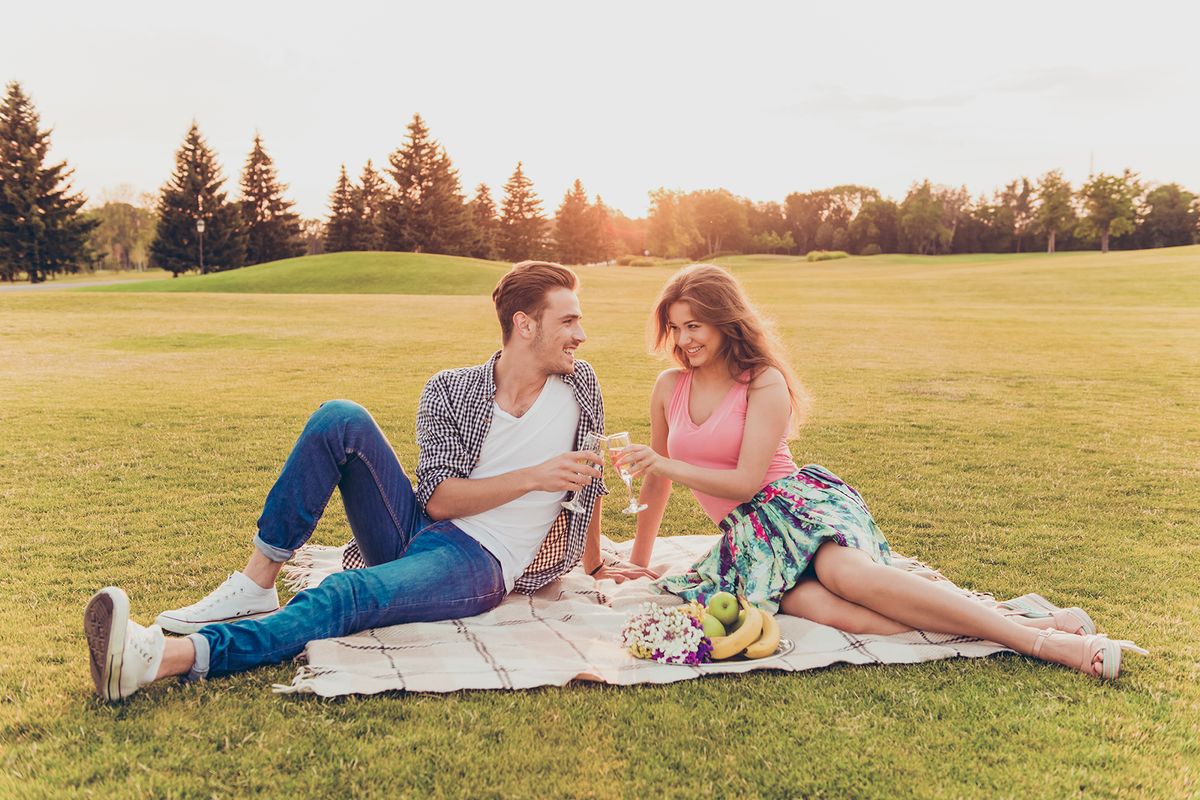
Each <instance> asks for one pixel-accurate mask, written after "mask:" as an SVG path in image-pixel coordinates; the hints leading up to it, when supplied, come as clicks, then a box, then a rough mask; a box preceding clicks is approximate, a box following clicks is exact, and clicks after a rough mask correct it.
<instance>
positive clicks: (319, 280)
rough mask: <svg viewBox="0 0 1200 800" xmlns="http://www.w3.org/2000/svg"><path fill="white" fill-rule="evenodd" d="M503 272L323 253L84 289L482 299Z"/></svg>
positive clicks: (445, 261) (474, 265) (450, 260)
mask: <svg viewBox="0 0 1200 800" xmlns="http://www.w3.org/2000/svg"><path fill="white" fill-rule="evenodd" d="M507 268H508V265H506V264H499V263H496V262H492V261H480V260H479V259H475V258H458V257H455V256H439V255H429V254H425V253H326V254H324V255H319V256H304V257H302V258H288V259H284V260H283V261H272V262H270V263H267V264H257V265H255V266H253V267H245V268H243V269H235V270H230V271H228V272H215V273H212V274H211V275H187V276H184V277H181V278H168V279H166V280H158V281H141V282H138V283H129V284H115V285H110V286H96V287H88V288H87V289H85V290H81V291H96V292H233V293H244V294H488V293H490V292H491V291H492V287H494V286H495V285H496V281H497V280H498V279H499V277H500V276H501V275H503V274H504V271H505V270H506V269H507Z"/></svg>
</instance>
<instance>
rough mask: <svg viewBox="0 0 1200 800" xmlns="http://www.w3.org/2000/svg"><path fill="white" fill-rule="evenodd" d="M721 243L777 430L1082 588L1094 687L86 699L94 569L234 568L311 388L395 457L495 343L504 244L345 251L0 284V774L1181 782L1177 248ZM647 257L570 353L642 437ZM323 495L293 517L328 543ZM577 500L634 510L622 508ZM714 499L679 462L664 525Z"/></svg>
mask: <svg viewBox="0 0 1200 800" xmlns="http://www.w3.org/2000/svg"><path fill="white" fill-rule="evenodd" d="M722 263H725V264H726V265H728V266H730V267H731V268H733V269H734V270H735V271H736V272H737V273H738V274H739V275H740V276H741V277H742V279H743V280H744V282H745V284H746V286H747V288H748V289H749V291H750V293H751V295H752V297H754V298H755V299H756V300H757V301H758V303H759V304H760V306H761V307H762V308H763V309H764V310H765V311H767V312H768V313H769V314H771V315H772V316H773V317H774V318H775V319H776V321H777V325H778V328H779V330H780V332H781V334H782V335H783V336H784V338H785V340H786V342H787V344H788V346H789V347H790V349H791V352H792V355H793V357H794V359H795V363H796V365H797V367H798V370H799V372H800V373H801V375H802V376H803V378H804V379H805V381H806V382H807V385H808V388H809V389H810V391H811V392H812V394H813V395H814V397H815V400H816V404H815V407H814V412H813V416H812V419H811V420H810V422H809V424H808V425H807V426H806V427H805V428H804V429H803V430H802V432H801V434H800V436H799V437H798V438H797V439H796V440H795V441H794V442H793V451H794V453H795V454H796V457H797V459H799V460H800V461H801V463H805V462H818V463H822V464H824V465H826V466H827V467H829V468H830V469H832V470H833V471H835V472H837V473H839V474H840V475H842V476H843V477H844V478H846V479H847V480H848V481H850V482H851V483H852V484H854V485H855V486H856V487H857V488H858V489H859V490H860V491H861V492H862V494H863V495H864V496H865V497H866V499H867V501H868V503H869V504H870V505H871V507H872V510H873V511H874V513H875V516H876V518H877V519H878V521H879V523H880V525H881V526H882V527H883V529H884V530H885V532H887V534H888V536H889V539H890V541H891V543H892V546H893V547H894V549H896V550H897V551H899V552H902V553H905V554H909V555H914V556H918V557H920V558H922V559H923V560H925V561H927V562H930V563H932V564H933V565H935V566H937V567H939V568H941V569H942V570H943V571H944V572H946V573H947V574H948V575H950V576H951V577H952V578H954V579H955V580H956V581H958V582H959V583H960V584H962V585H966V586H970V587H972V588H976V589H980V590H986V591H991V592H994V593H996V594H997V595H1003V596H1011V595H1015V594H1021V593H1023V592H1026V591H1038V592H1041V593H1042V594H1044V595H1046V596H1047V597H1049V598H1050V599H1052V600H1054V601H1056V602H1058V603H1059V604H1060V605H1073V604H1078V605H1081V606H1083V607H1084V608H1086V609H1088V611H1089V612H1091V614H1092V616H1093V617H1094V618H1095V619H1096V621H1097V622H1098V623H1099V625H1100V627H1101V629H1102V630H1106V631H1108V632H1109V633H1110V634H1112V635H1114V636H1119V637H1124V638H1133V639H1136V640H1137V641H1138V642H1139V643H1140V644H1141V645H1143V646H1145V647H1147V648H1149V649H1150V650H1151V651H1152V653H1153V655H1152V656H1150V657H1137V656H1130V657H1129V658H1128V660H1127V662H1126V669H1125V673H1124V674H1123V675H1122V677H1121V679H1120V680H1119V681H1118V682H1116V683H1115V684H1111V685H1102V684H1100V683H1098V682H1097V681H1094V680H1092V679H1089V678H1087V677H1084V676H1082V675H1080V674H1078V673H1075V672H1071V671H1068V670H1066V669H1062V668H1059V667H1052V666H1046V665H1043V664H1040V663H1036V662H1034V661H1031V660H1029V659H1025V658H1021V657H1016V656H999V657H995V658H991V659H987V660H972V661H965V660H956V661H941V662H934V663H929V664H923V665H918V666H888V667H834V668H830V669H825V670H819V671H813V672H806V673H793V674H775V673H769V672H759V673H754V674H750V675H746V676H741V677H721V678H706V679H703V680H694V681H687V682H684V683H681V684H675V685H669V686H644V687H633V688H625V689H620V688H614V687H604V686H594V685H579V686H568V687H565V688H552V689H544V690H537V691H527V692H482V691H480V692H466V693H459V694H454V695H448V696H422V695H404V694H391V695H386V696H374V697H366V698H346V699H340V700H335V701H325V700H320V699H317V698H313V697H298V696H288V697H280V696H276V695H273V694H272V693H271V692H270V688H269V687H270V684H272V683H276V682H288V681H289V680H290V678H291V676H292V674H293V672H294V667H293V666H292V665H281V666H278V667H272V668H265V669H260V670H256V671H253V672H251V673H247V674H243V675H239V676H234V677H231V678H223V679H218V680H214V681H211V682H208V683H207V684H203V685H182V684H176V683H174V682H166V683H163V684H162V685H159V686H155V687H153V688H151V689H150V690H148V691H145V692H143V693H142V694H139V695H138V696H136V697H135V698H133V699H132V700H131V701H130V702H127V703H125V704H123V705H120V706H107V705H104V704H102V703H100V702H98V701H97V700H96V699H95V698H94V697H93V696H92V694H91V681H90V678H89V676H88V668H87V657H86V651H85V645H84V640H83V635H82V631H81V625H80V619H81V611H82V607H83V604H84V602H85V601H86V600H87V598H88V597H89V596H90V595H91V593H92V592H93V591H94V590H95V589H97V588H99V587H101V586H104V585H106V584H117V585H120V586H122V587H124V588H125V589H126V590H127V591H128V592H129V594H130V597H131V599H132V602H133V609H134V615H135V617H136V618H138V619H139V620H141V621H143V622H149V621H151V620H152V619H153V617H154V615H155V614H157V613H158V612H159V611H161V610H162V609H164V608H170V607H174V606H177V605H180V604H183V603H187V602H192V601H193V600H195V599H196V598H197V597H199V596H200V595H202V594H203V593H204V592H206V591H208V590H209V589H211V588H212V587H213V586H215V585H216V584H217V583H219V582H220V581H221V580H222V579H224V577H225V576H226V575H227V574H228V573H229V572H230V571H231V570H234V569H238V568H240V567H241V566H242V565H243V563H244V560H245V556H246V554H247V553H248V548H249V540H250V538H251V536H252V535H253V532H254V522H255V520H256V518H257V515H258V513H259V512H260V510H261V503H262V499H263V497H264V495H265V493H266V491H267V489H268V488H269V486H270V484H271V482H272V481H273V479H274V478H275V476H276V475H277V474H278V470H279V467H280V465H281V464H282V462H283V459H284V457H285V456H286V454H287V452H288V449H289V447H290V446H291V444H292V442H293V440H294V438H295V436H296V434H297V433H298V431H299V429H300V427H301V426H302V424H303V422H304V420H305V418H306V417H307V415H308V414H309V413H311V411H312V410H313V409H314V408H315V407H316V406H317V404H318V403H319V402H321V401H322V400H326V399H329V398H334V397H349V398H353V399H355V400H358V401H359V402H361V403H363V404H364V405H366V406H367V407H368V408H369V409H371V410H372V412H373V413H374V415H375V417H376V418H377V419H378V420H379V422H380V424H381V425H382V427H383V428H384V430H385V432H386V433H387V434H388V435H389V437H390V438H391V439H392V442H393V443H394V445H395V446H396V449H397V451H398V452H399V454H400V456H401V458H402V460H403V461H404V462H405V463H406V464H407V465H410V466H411V465H414V464H415V461H416V448H415V446H414V444H413V441H412V440H413V422H414V416H415V412H416V403H417V397H418V393H419V391H420V389H421V386H422V385H423V383H424V381H425V380H426V378H427V377H428V376H429V375H430V374H431V373H433V372H434V371H436V370H438V369H440V368H442V367H445V366H451V365H464V364H471V363H478V362H480V361H482V360H483V359H485V358H486V357H487V356H488V355H489V354H490V353H491V352H492V351H493V349H494V348H495V347H496V346H497V340H498V333H497V325H496V321H495V316H494V314H493V312H492V308H491V303H490V299H489V297H488V294H489V293H490V289H491V286H492V285H493V284H494V282H495V279H496V277H497V276H498V275H499V274H500V273H501V272H502V270H503V267H502V266H498V265H493V264H487V263H486V262H471V261H463V260H451V259H439V258H437V257H430V256H396V255H391V256H388V255H385V254H372V255H357V254H351V255H341V256H325V257H319V258H314V259H305V260H299V261H296V262H293V263H291V264H286V263H281V264H276V265H263V266H260V267H254V268H250V269H246V270H242V271H238V272H237V273H228V274H221V275H216V276H209V277H205V278H180V279H178V280H172V281H167V282H165V283H164V284H151V283H141V284H138V285H136V286H135V285H130V286H121V287H120V288H121V289H128V290H131V291H132V290H136V293H129V292H124V291H123V292H114V291H103V292H101V291H89V290H81V291H71V292H53V293H19V292H18V293H11V294H3V295H0V474H2V475H3V477H4V480H3V481H0V553H2V554H3V557H4V562H5V569H4V570H3V572H2V573H0V575H2V576H3V577H2V579H0V585H2V586H3V597H4V598H5V600H6V612H7V613H5V614H3V615H0V797H5V798H7V797H18V798H19V797H56V798H57V797H74V796H80V797H82V796H121V797H197V798H208V797H239V796H248V795H251V794H255V793H262V794H264V795H265V796H271V797H320V796H333V797H343V796H358V795H372V796H389V797H391V796H401V797H409V796H411V797H426V796H435V797H443V796H445V797H522V796H537V797H544V798H557V797H598V798H610V797H612V798H616V797H640V796H655V795H659V794H663V795H666V796H670V797H710V796H728V797H742V796H747V797H749V796H766V797H783V796H822V797H856V798H857V797H906V796H920V797H945V798H957V797H980V798H993V797H1013V798H1031V797H1045V798H1061V797H1089V798H1090V797H1113V796H1122V797H1164V798H1168V797H1169V798H1176V797H1194V796H1198V795H1200V745H1198V744H1197V742H1198V739H1200V527H1198V522H1200V461H1198V456H1197V454H1198V453H1200V411H1198V410H1200V247H1191V248H1175V249H1170V250H1158V251H1144V252H1133V253H1117V252H1114V253H1110V254H1108V255H1107V256H1101V255H1099V254H1094V253H1070V254H1059V255H1056V256H1052V257H1047V256H1041V255H1026V256H1019V257H1004V256H973V257H946V258H919V257H907V256H905V257H889V256H876V257H873V258H865V259H863V258H854V259H847V260H841V261H832V262H823V263H816V264H807V263H804V262H802V261H801V260H798V259H789V258H783V257H768V256H758V257H743V258H732V259H727V260H723V261H722ZM409 267H411V269H408V268H409ZM671 271H672V270H671V269H665V268H605V269H601V268H594V269H584V270H582V271H581V272H582V277H583V281H584V284H583V291H582V299H583V303H584V311H585V326H586V328H587V330H588V332H589V334H590V337H591V338H590V339H589V341H588V342H587V343H586V344H585V345H584V347H583V348H581V351H580V355H581V357H583V358H587V359H588V360H590V361H591V362H592V363H593V364H594V365H595V366H596V368H597V371H598V373H599V375H600V377H601V380H602V382H603V385H604V388H605V390H606V391H605V395H606V399H607V404H608V425H609V428H610V429H611V430H621V429H628V430H630V431H632V432H633V434H634V436H635V437H641V438H642V439H643V440H644V438H645V437H646V435H647V434H648V424H647V416H646V403H647V395H648V391H649V387H650V385H651V383H652V381H653V379H654V376H655V375H656V374H657V372H658V371H659V370H660V369H662V368H663V366H664V365H663V363H662V362H659V361H656V360H655V359H653V358H651V357H649V356H648V355H647V354H646V350H645V343H644V329H645V319H646V315H647V311H648V308H649V306H650V303H651V301H652V299H653V297H654V294H655V292H656V291H657V289H658V287H659V286H660V285H661V283H662V282H663V281H664V280H665V278H666V277H667V276H668V275H669V274H670V273H671ZM293 275H294V276H296V280H295V281H291V280H290V276H293ZM443 280H444V281H445V282H446V283H447V284H448V285H449V286H450V288H449V289H443V290H441V291H443V292H445V293H446V296H431V295H430V293H431V292H436V291H439V287H440V286H442V285H443V284H441V283H439V281H443ZM182 287H188V288H189V289H191V288H192V287H195V288H194V291H189V292H187V293H171V294H167V293H161V292H159V290H160V289H164V288H165V289H182ZM105 288H106V289H108V288H109V287H105ZM151 288H154V289H155V292H156V293H146V291H147V290H149V289H151ZM210 289H211V292H210V291H209V290H210ZM287 291H301V292H307V293H295V294H285V293H279V292H287ZM217 292H222V293H217ZM250 292H257V293H250ZM389 292H402V293H395V294H393V293H389ZM420 295H424V296H420ZM610 506H612V504H610ZM330 509H331V511H330V513H329V514H328V515H327V516H326V518H325V519H324V520H323V521H322V523H321V525H320V526H319V527H318V529H317V531H316V533H315V534H314V538H313V540H314V541H315V542H318V543H326V544H340V543H341V542H343V541H344V540H345V538H346V536H347V528H346V523H345V517H344V514H343V513H342V512H341V509H340V503H339V502H337V501H334V502H332V503H331V505H330ZM604 525H605V530H606V532H607V533H608V534H609V535H610V536H613V537H614V538H626V537H628V536H630V535H632V527H631V526H632V523H631V522H630V520H629V519H628V518H626V517H624V516H623V515H621V514H619V513H617V510H616V507H615V506H612V507H610V508H607V509H606V511H605V517H604ZM708 525H709V523H708V522H707V519H706V518H705V517H703V515H702V514H701V512H700V511H699V508H698V506H697V505H696V504H695V502H694V500H692V498H691V497H690V496H689V495H688V494H687V493H686V492H683V491H677V492H676V493H675V495H674V497H673V498H672V501H671V505H670V508H669V510H668V517H667V520H666V523H665V526H664V533H684V532H696V531H702V530H706V529H707V528H708Z"/></svg>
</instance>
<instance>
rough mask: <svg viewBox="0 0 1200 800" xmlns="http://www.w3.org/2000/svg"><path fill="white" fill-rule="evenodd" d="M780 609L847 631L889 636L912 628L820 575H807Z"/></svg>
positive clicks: (791, 591)
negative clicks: (832, 587) (829, 585)
mask: <svg viewBox="0 0 1200 800" xmlns="http://www.w3.org/2000/svg"><path fill="white" fill-rule="evenodd" d="M779 610H780V611H782V612H783V613H784V614H791V615H792V616H793V617H803V618H804V619H807V620H811V621H813V622H817V623H820V624H821V625H828V626H829V627H831V628H837V629H838V630H840V631H846V632H847V633H874V634H880V635H884V636H886V635H889V634H893V633H907V632H908V631H911V630H912V628H910V627H909V626H907V625H902V624H900V623H899V622H896V621H895V620H893V619H889V618H887V617H885V616H883V615H882V614H879V613H876V612H874V611H872V610H871V609H869V608H865V607H863V606H860V605H858V604H857V603H851V602H850V601H849V600H845V599H843V598H841V597H838V596H837V595H836V594H834V593H833V592H831V591H829V590H828V589H826V588H825V587H824V586H822V585H821V582H820V581H818V580H817V579H816V578H804V579H803V580H801V581H800V582H799V583H798V584H796V585H795V586H793V587H792V588H791V589H789V590H788V591H787V592H785V593H784V595H783V600H782V601H781V602H780V603H779Z"/></svg>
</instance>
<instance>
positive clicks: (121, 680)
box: [83, 586, 166, 703]
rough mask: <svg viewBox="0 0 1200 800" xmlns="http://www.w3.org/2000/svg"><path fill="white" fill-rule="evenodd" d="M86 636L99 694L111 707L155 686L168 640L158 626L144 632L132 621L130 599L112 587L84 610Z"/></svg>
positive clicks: (90, 602)
mask: <svg viewBox="0 0 1200 800" xmlns="http://www.w3.org/2000/svg"><path fill="white" fill-rule="evenodd" d="M83 635H84V636H86V637H87V641H88V652H89V654H90V656H91V658H90V662H91V667H92V682H93V683H94V684H96V694H98V695H100V697H102V698H103V699H105V700H107V701H109V702H110V703H111V702H113V701H115V700H124V699H125V698H127V697H129V696H130V695H132V694H133V693H134V692H136V691H138V690H139V689H141V688H142V687H143V686H148V685H149V684H151V683H153V682H154V676H155V675H157V674H158V668H159V666H160V665H161V664H162V659H163V651H164V650H165V649H166V637H165V636H163V632H162V629H161V628H159V627H158V626H157V625H152V626H151V627H149V628H143V627H142V626H141V625H139V624H137V623H136V622H134V621H133V620H131V619H130V618H129V597H128V596H126V594H125V592H123V591H121V590H120V589H118V588H117V587H115V586H109V587H106V588H104V589H101V590H100V591H98V592H96V594H94V595H92V599H91V600H89V601H88V604H87V607H86V608H85V609H84V610H83Z"/></svg>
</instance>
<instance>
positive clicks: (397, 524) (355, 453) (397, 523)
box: [330, 448, 416, 535]
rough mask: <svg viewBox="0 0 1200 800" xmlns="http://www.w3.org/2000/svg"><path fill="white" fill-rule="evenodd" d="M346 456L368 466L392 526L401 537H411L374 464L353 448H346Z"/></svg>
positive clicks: (402, 469) (402, 468) (401, 469)
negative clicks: (399, 517)
mask: <svg viewBox="0 0 1200 800" xmlns="http://www.w3.org/2000/svg"><path fill="white" fill-rule="evenodd" d="M346 455H347V456H350V455H353V456H354V457H356V458H357V459H358V460H359V461H361V462H362V463H363V464H364V465H365V466H366V468H367V472H369V473H371V480H372V481H374V482H375V491H377V492H379V499H380V500H381V501H383V507H384V508H386V509H387V512H388V517H390V518H391V520H392V525H393V526H395V528H396V531H397V533H398V534H401V535H403V534H404V533H408V534H409V535H411V532H409V531H405V530H404V526H403V525H401V524H400V520H399V519H398V518H397V516H396V511H395V509H393V508H392V503H391V500H390V499H389V498H388V494H387V492H386V491H384V488H383V483H382V482H380V480H379V475H378V474H377V473H376V472H375V465H374V464H372V463H371V462H370V461H369V460H368V459H367V457H366V456H364V455H363V454H362V453H360V452H359V451H358V450H355V449H353V448H346ZM349 461H350V459H349V458H347V459H346V462H347V463H349ZM397 461H399V459H397ZM400 471H401V472H403V471H404V467H400ZM330 494H331V495H332V494H333V492H330ZM413 500H414V502H415V501H416V498H415V497H414V498H413Z"/></svg>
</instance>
